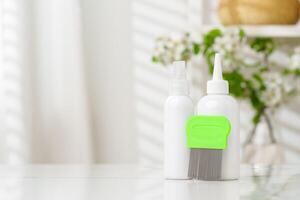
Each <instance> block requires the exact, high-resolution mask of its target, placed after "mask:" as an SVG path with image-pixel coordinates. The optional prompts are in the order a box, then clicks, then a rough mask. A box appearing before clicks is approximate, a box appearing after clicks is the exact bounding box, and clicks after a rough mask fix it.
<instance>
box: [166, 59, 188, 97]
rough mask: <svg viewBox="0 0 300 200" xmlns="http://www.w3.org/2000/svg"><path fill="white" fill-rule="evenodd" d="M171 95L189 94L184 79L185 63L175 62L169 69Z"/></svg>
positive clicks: (186, 82)
mask: <svg viewBox="0 0 300 200" xmlns="http://www.w3.org/2000/svg"><path fill="white" fill-rule="evenodd" d="M171 76H172V78H171V88H170V89H171V94H172V95H187V94H188V93H189V88H188V81H187V78H186V69H185V61H175V62H173V65H172V67H171Z"/></svg>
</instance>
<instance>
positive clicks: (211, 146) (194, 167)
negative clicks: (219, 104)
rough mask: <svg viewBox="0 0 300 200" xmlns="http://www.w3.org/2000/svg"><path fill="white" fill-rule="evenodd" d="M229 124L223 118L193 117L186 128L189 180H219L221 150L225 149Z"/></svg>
mask: <svg viewBox="0 0 300 200" xmlns="http://www.w3.org/2000/svg"><path fill="white" fill-rule="evenodd" d="M230 129H231V126H230V122H229V120H228V119H227V118H226V117H224V116H206V115H200V116H193V117H191V118H190V119H189V120H188V122H187V126H186V132H187V146H188V147H189V148H191V155H190V163H189V172H188V175H189V177H191V178H196V179H202V180H220V179H221V174H222V173H221V172H222V150H223V149H226V148H227V139H228V136H229V133H230Z"/></svg>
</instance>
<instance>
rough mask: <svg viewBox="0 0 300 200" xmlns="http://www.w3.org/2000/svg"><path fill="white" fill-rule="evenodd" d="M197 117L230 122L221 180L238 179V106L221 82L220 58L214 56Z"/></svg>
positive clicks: (224, 84)
mask: <svg viewBox="0 0 300 200" xmlns="http://www.w3.org/2000/svg"><path fill="white" fill-rule="evenodd" d="M197 114H198V115H222V116H225V117H227V119H228V120H229V121H230V125H231V131H230V134H229V136H228V143H227V149H224V150H223V152H222V173H221V174H222V176H221V179H222V180H230V179H238V178H239V165H240V160H239V155H240V150H239V147H240V142H239V106H238V103H237V101H236V100H235V99H234V98H233V97H231V96H230V95H229V88H228V82H227V81H226V80H223V77H222V65H221V56H220V55H219V54H216V55H215V63H214V71H213V78H212V80H210V81H208V82H207V95H206V96H204V97H203V98H201V99H200V100H199V102H198V105H197Z"/></svg>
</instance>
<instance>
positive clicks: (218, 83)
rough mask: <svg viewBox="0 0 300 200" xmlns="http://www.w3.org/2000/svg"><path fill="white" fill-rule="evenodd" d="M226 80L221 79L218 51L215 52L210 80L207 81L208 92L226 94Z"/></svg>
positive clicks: (227, 90) (220, 59) (220, 62)
mask: <svg viewBox="0 0 300 200" xmlns="http://www.w3.org/2000/svg"><path fill="white" fill-rule="evenodd" d="M228 92H229V89H228V82H227V81H226V80H223V75H222V58H221V55H220V54H219V53H216V54H215V62H214V71H213V78H212V80H210V81H208V82H207V93H208V94H228Z"/></svg>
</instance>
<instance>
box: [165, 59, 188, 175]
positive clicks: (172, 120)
mask: <svg viewBox="0 0 300 200" xmlns="http://www.w3.org/2000/svg"><path fill="white" fill-rule="evenodd" d="M171 74H172V80H171V84H170V96H169V97H168V98H167V100H166V102H165V110H164V115H165V116H164V175H165V178H166V179H187V178H188V166H189V155H190V150H189V149H188V148H187V147H186V133H185V125H186V121H187V119H188V118H189V117H190V116H192V115H193V113H194V106H193V102H192V100H191V98H190V97H189V88H188V81H187V79H186V71H185V62H184V61H177V62H174V63H173V66H172V73H171Z"/></svg>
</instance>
